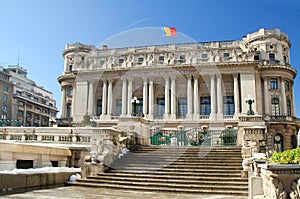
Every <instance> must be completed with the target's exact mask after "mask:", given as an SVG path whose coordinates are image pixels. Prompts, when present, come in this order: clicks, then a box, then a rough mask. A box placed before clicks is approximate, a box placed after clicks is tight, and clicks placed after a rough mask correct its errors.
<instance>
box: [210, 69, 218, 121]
mask: <svg viewBox="0 0 300 199" xmlns="http://www.w3.org/2000/svg"><path fill="white" fill-rule="evenodd" d="M210 103H211V113H210V119H211V120H215V116H216V108H217V107H216V85H215V74H213V75H210Z"/></svg>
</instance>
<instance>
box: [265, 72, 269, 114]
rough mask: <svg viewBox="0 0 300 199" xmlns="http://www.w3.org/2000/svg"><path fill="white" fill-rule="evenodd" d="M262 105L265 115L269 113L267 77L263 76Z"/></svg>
mask: <svg viewBox="0 0 300 199" xmlns="http://www.w3.org/2000/svg"><path fill="white" fill-rule="evenodd" d="M263 80H264V102H265V104H264V107H265V115H267V114H270V111H269V104H270V100H269V89H268V88H269V87H268V78H267V77H264V78H263Z"/></svg>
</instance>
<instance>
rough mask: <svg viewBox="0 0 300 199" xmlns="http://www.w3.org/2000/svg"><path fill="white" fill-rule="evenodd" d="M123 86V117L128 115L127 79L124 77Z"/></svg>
mask: <svg viewBox="0 0 300 199" xmlns="http://www.w3.org/2000/svg"><path fill="white" fill-rule="evenodd" d="M122 81H123V87H122V114H121V116H122V117H125V116H126V111H127V110H126V108H127V105H126V104H127V79H126V78H122Z"/></svg>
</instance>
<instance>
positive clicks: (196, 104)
mask: <svg viewBox="0 0 300 199" xmlns="http://www.w3.org/2000/svg"><path fill="white" fill-rule="evenodd" d="M199 113H200V110H199V85H198V75H194V116H196V117H197V118H199Z"/></svg>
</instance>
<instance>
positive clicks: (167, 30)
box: [161, 26, 177, 37]
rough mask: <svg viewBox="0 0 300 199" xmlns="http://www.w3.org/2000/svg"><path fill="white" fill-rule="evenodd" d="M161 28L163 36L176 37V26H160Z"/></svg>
mask: <svg viewBox="0 0 300 199" xmlns="http://www.w3.org/2000/svg"><path fill="white" fill-rule="evenodd" d="M161 29H162V33H163V36H167V37H177V30H176V28H174V27H171V28H169V27H165V26H162V27H161Z"/></svg>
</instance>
